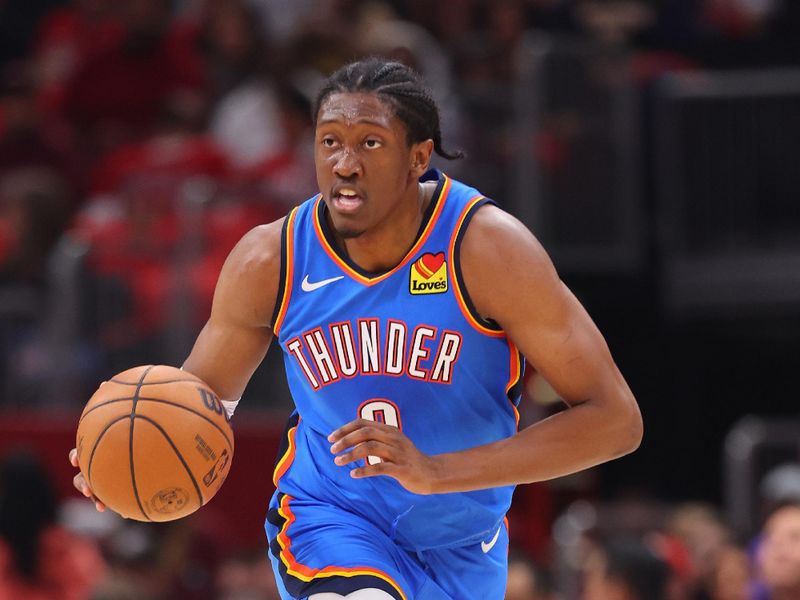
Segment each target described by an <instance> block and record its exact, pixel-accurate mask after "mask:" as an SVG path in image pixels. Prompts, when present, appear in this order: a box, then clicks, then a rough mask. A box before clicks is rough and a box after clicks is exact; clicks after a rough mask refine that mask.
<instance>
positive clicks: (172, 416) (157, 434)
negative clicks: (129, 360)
mask: <svg viewBox="0 0 800 600" xmlns="http://www.w3.org/2000/svg"><path fill="white" fill-rule="evenodd" d="M75 447H76V448H77V451H78V463H79V466H80V469H81V472H82V473H83V476H84V477H85V478H86V481H87V482H88V484H89V486H90V487H91V488H92V491H93V492H94V495H95V496H96V497H97V499H98V500H100V501H101V502H103V503H104V504H105V505H106V506H108V508H110V509H111V510H113V511H115V512H117V513H119V514H120V515H122V516H123V517H126V518H129V519H136V520H138V521H172V520H175V519H180V518H181V517H185V516H186V515H189V514H191V513H193V512H194V511H196V510H197V509H198V508H200V507H201V506H203V505H204V504H206V503H207V502H208V501H209V500H210V499H211V498H212V497H213V496H214V494H216V493H217V491H218V490H219V488H220V486H221V485H222V482H223V481H225V477H226V476H227V474H228V470H229V469H230V466H231V459H232V458H233V432H232V431H231V427H230V425H229V423H228V420H227V417H226V414H225V409H224V408H223V406H222V403H221V402H220V401H219V398H217V396H216V394H215V393H214V392H213V391H212V390H211V388H209V387H208V385H206V384H205V383H204V382H203V381H201V380H200V379H198V378H197V377H195V376H194V375H191V374H190V373H187V372H186V371H181V370H180V369H176V368H175V367H170V366H164V365H147V366H140V367H134V368H133V369H129V370H127V371H124V372H122V373H119V374H118V375H115V376H114V377H112V378H111V379H110V380H108V381H105V382H103V383H102V384H101V385H100V388H99V389H98V390H97V391H96V392H95V393H94V395H93V396H92V397H91V398H90V399H89V402H88V403H87V404H86V407H85V408H84V409H83V413H82V414H81V418H80V421H79V422H78V432H77V436H76V443H75Z"/></svg>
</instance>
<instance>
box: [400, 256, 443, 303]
mask: <svg viewBox="0 0 800 600" xmlns="http://www.w3.org/2000/svg"><path fill="white" fill-rule="evenodd" d="M408 291H409V292H411V293H412V294H415V295H419V294H443V293H444V292H446V291H447V262H445V260H444V252H439V253H437V254H433V253H431V252H426V253H425V254H423V255H422V256H420V257H419V258H418V259H417V260H416V261H414V264H412V265H411V269H410V277H409V282H408Z"/></svg>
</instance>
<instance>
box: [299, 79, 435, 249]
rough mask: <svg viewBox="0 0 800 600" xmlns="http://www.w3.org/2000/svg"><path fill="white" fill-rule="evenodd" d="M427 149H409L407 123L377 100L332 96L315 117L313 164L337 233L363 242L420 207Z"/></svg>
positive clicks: (421, 146) (356, 95) (417, 146)
mask: <svg viewBox="0 0 800 600" xmlns="http://www.w3.org/2000/svg"><path fill="white" fill-rule="evenodd" d="M428 145H429V144H426V143H425V142H422V143H421V144H412V145H409V144H408V141H407V136H406V128H405V126H404V124H403V122H402V121H400V119H398V118H397V117H396V116H395V115H394V111H393V109H392V107H391V106H390V105H389V104H387V103H386V102H384V101H383V100H381V99H380V98H379V97H378V96H377V95H375V94H369V93H348V92H345V93H336V94H331V95H330V96H328V98H326V100H325V101H324V102H323V103H322V106H321V107H320V110H319V114H318V115H317V128H316V136H315V150H314V161H315V164H316V169H317V183H318V185H319V189H320V191H321V192H322V197H323V199H324V201H325V204H326V206H327V208H328V211H329V214H330V218H331V221H332V225H333V228H334V230H335V231H336V232H337V233H338V234H339V235H340V236H342V237H343V238H345V239H347V238H354V237H358V236H361V235H362V234H364V233H365V232H367V231H369V230H372V229H375V228H376V227H377V226H379V225H381V224H385V223H389V222H390V221H391V217H392V216H393V214H395V211H397V210H398V209H401V207H403V206H409V205H411V204H412V203H415V202H417V199H418V185H417V181H418V178H419V176H420V175H422V173H424V171H425V169H426V168H427V164H428V160H429V159H430V151H429V150H427V157H426V156H425V153H426V149H427V147H428Z"/></svg>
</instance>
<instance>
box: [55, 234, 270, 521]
mask: <svg viewBox="0 0 800 600" xmlns="http://www.w3.org/2000/svg"><path fill="white" fill-rule="evenodd" d="M283 221H284V220H283V219H281V220H279V221H275V222H274V223H270V224H269V225H261V226H259V227H256V228H255V229H252V230H251V231H249V232H248V233H247V234H245V236H244V237H243V238H242V239H241V240H240V241H239V243H238V244H236V247H235V248H234V249H233V250H232V251H231V253H230V255H229V256H228V258H227V259H226V260H225V264H224V265H223V266H222V271H221V272H220V275H219V279H218V280H217V287H216V290H215V291H214V302H213V304H212V306H211V316H210V317H209V319H208V322H207V323H206V324H205V326H204V327H203V329H202V331H201V332H200V335H199V336H198V337H197V340H196V341H195V343H194V347H193V348H192V351H191V353H190V354H189V357H188V358H187V359H186V362H184V363H183V368H184V369H185V370H186V371H188V372H189V373H191V374H193V375H195V376H197V377H199V378H200V379H202V380H203V381H205V382H206V383H207V384H208V385H209V386H211V389H213V390H214V391H215V392H216V393H217V395H218V396H219V397H220V398H222V399H223V400H237V399H238V398H239V397H241V395H242V393H243V392H244V388H245V386H246V385H247V382H248V381H249V380H250V377H251V376H252V375H253V372H254V371H255V370H256V368H257V367H258V365H259V364H260V363H261V361H262V360H263V359H264V356H265V355H266V353H267V349H268V348H269V344H270V342H271V341H272V329H271V326H270V325H271V324H270V320H271V318H272V312H273V310H274V307H275V302H276V299H277V296H278V289H279V287H280V281H279V279H280V270H281V229H282V227H283ZM69 460H70V462H71V463H72V466H73V467H76V468H77V467H78V457H77V451H76V450H75V449H74V448H73V449H72V451H71V452H70V454H69ZM73 485H74V486H75V488H77V490H78V491H80V492H81V493H82V494H83V495H84V496H86V497H87V498H91V499H92V500H94V502H95V506H96V507H97V509H98V510H104V509H105V506H104V505H103V503H102V502H99V501H98V500H97V499H96V498H94V496H93V495H92V490H91V488H90V487H89V485H88V483H87V482H86V480H85V479H84V477H83V474H82V473H78V474H77V475H75V477H74V478H73Z"/></svg>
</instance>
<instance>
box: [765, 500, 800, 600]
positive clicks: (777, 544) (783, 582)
mask: <svg viewBox="0 0 800 600" xmlns="http://www.w3.org/2000/svg"><path fill="white" fill-rule="evenodd" d="M758 566H759V572H760V574H761V578H762V580H763V582H764V583H765V585H766V586H767V588H768V589H769V590H770V592H772V594H773V597H774V598H775V599H776V600H783V599H784V598H786V599H788V598H800V506H794V505H793V506H787V507H785V508H782V509H779V510H778V511H776V512H775V513H774V514H773V515H772V516H771V517H770V518H769V520H768V521H767V523H766V525H765V526H764V539H763V541H762V546H761V549H760V551H759V554H758Z"/></svg>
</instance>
